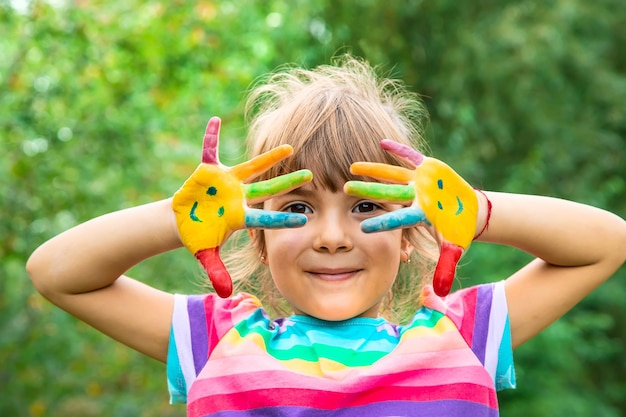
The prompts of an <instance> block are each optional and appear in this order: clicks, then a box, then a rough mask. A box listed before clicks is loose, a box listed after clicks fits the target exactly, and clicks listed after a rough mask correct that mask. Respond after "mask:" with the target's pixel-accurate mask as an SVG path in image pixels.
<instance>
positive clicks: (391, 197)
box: [345, 139, 478, 296]
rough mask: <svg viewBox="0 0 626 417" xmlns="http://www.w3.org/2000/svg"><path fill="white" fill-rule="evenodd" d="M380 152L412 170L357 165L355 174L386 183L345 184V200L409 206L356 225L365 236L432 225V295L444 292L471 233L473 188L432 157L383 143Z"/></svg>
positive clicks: (473, 228) (475, 205) (475, 203)
mask: <svg viewBox="0 0 626 417" xmlns="http://www.w3.org/2000/svg"><path fill="white" fill-rule="evenodd" d="M381 147H382V148H383V149H385V150H386V151H388V152H390V153H392V154H394V155H397V156H398V157H400V158H402V159H404V160H405V161H407V162H409V163H410V164H412V165H413V166H415V169H413V170H411V169H407V168H403V167H398V166H392V165H387V164H379V163H370V162H357V163H354V164H352V166H351V172H352V173H353V174H355V175H363V176H368V177H373V178H376V179H379V180H383V181H388V182H391V183H392V184H382V183H373V182H363V181H349V182H347V183H346V185H345V192H346V193H347V194H350V195H354V196H358V197H363V198H370V199H373V200H378V201H386V202H393V203H410V206H409V207H406V208H403V209H399V210H396V211H393V212H390V213H386V214H383V215H381V216H378V217H374V218H371V219H367V220H365V221H363V223H361V228H362V230H363V231H364V232H366V233H373V232H380V231H385V230H393V229H399V228H407V227H413V226H416V225H418V224H420V223H422V224H427V225H432V226H434V228H435V230H436V231H437V232H438V233H439V235H440V236H441V243H440V255H439V260H438V262H437V267H436V268H435V274H434V277H433V287H434V290H435V292H436V293H437V295H440V296H445V295H447V294H448V293H449V292H450V289H451V288H452V283H453V281H454V275H455V272H456V267H457V264H458V262H459V260H460V258H461V256H462V255H463V252H464V251H465V250H466V249H467V247H468V246H469V245H470V244H471V242H472V239H473V238H474V235H475V233H476V216H477V213H478V199H477V198H476V194H475V193H474V190H473V188H472V187H471V186H470V185H469V184H468V183H467V182H466V181H465V180H464V179H463V178H462V177H461V176H459V175H458V174H457V173H456V172H455V171H454V170H453V169H452V168H450V167H449V166H448V165H446V164H445V163H443V162H441V161H439V160H438V159H435V158H429V157H426V156H424V155H422V154H421V153H420V152H418V151H416V150H414V149H412V148H410V147H408V146H405V145H402V144H399V143H397V142H394V141H392V140H388V139H385V140H383V141H381Z"/></svg>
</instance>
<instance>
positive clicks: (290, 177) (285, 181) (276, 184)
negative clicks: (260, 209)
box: [243, 169, 313, 204]
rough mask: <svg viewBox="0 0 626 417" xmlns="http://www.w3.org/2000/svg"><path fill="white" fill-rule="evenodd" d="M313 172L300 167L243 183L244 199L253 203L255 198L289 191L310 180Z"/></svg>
mask: <svg viewBox="0 0 626 417" xmlns="http://www.w3.org/2000/svg"><path fill="white" fill-rule="evenodd" d="M312 179H313V173H312V172H311V171H309V170H308V169H301V170H299V171H296V172H290V173H289V174H285V175H281V176H278V177H275V178H272V179H269V180H267V181H259V182H255V183H252V184H243V189H244V195H245V196H246V199H247V200H248V201H249V202H250V203H252V204H254V202H255V200H256V199H260V198H263V197H268V196H275V195H277V194H281V193H285V192H289V191H291V190H293V189H294V188H298V187H300V186H301V185H302V184H305V183H307V182H310V181H311V180H312Z"/></svg>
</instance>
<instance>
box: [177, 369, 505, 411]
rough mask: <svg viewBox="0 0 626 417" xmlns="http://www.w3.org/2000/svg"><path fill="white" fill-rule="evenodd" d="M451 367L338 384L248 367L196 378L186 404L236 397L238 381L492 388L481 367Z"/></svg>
mask: <svg viewBox="0 0 626 417" xmlns="http://www.w3.org/2000/svg"><path fill="white" fill-rule="evenodd" d="M451 366H453V367H450V368H431V369H420V370H408V371H403V370H397V369H396V370H394V371H393V372H391V373H382V374H377V375H364V373H361V372H358V371H356V370H353V372H352V374H350V375H349V376H348V377H347V378H345V379H343V380H341V381H337V380H332V379H330V378H320V377H315V376H309V375H303V374H295V373H292V372H290V371H287V370H271V369H266V370H262V371H255V372H249V369H250V368H247V369H248V372H247V373H245V374H244V375H241V374H237V375H229V376H221V377H213V378H202V379H197V380H196V381H195V382H194V383H193V387H192V389H191V390H190V393H189V402H192V401H195V400H196V399H197V398H199V397H202V396H208V395H228V394H236V393H238V392H239V391H240V389H241V379H242V378H244V379H245V380H246V385H247V386H251V387H263V388H264V389H282V388H285V387H290V388H294V389H312V390H321V391H332V392H336V393H342V394H351V393H356V392H359V391H364V390H369V389H373V388H376V387H377V386H382V385H389V386H396V387H406V388H411V389H416V388H417V389H421V388H422V387H429V386H432V385H444V384H453V383H457V382H463V381H472V382H473V383H474V384H475V385H480V386H483V387H484V388H485V389H493V381H492V379H491V377H490V376H489V374H488V372H487V371H486V370H485V369H484V368H483V367H482V366H479V365H475V366H460V365H458V364H453V365H451ZM396 368H397V367H396ZM404 369H406V368H404Z"/></svg>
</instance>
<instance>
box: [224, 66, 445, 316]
mask: <svg viewBox="0 0 626 417" xmlns="http://www.w3.org/2000/svg"><path fill="white" fill-rule="evenodd" d="M333 64H334V65H323V66H319V67H317V68H315V69H313V70H307V69H303V68H298V67H289V68H283V69H282V70H280V71H278V72H275V73H273V74H270V75H269V76H268V78H267V79H266V80H264V82H263V83H262V84H259V85H257V86H256V87H255V88H253V89H252V90H251V92H250V94H249V97H248V101H247V104H246V117H247V120H249V124H250V128H249V132H248V138H247V140H248V147H249V151H250V155H251V156H256V155H259V154H261V153H263V152H267V151H269V150H270V149H272V148H275V147H277V146H279V145H282V144H289V145H291V146H292V147H293V149H294V153H293V156H291V157H290V158H287V159H286V160H285V161H282V162H281V163H280V164H278V165H276V166H274V167H272V168H271V169H270V170H268V171H267V172H265V173H264V174H263V175H262V176H260V177H259V178H257V179H256V181H260V180H265V179H269V178H272V177H275V176H278V175H282V174H286V173H289V172H293V171H296V170H299V169H303V168H306V169H310V170H311V171H312V172H313V185H314V186H315V187H318V188H319V187H321V188H324V189H328V190H329V191H332V192H338V191H341V190H342V189H343V185H344V183H345V182H346V181H349V180H353V179H357V180H358V179H361V180H370V181H371V178H369V179H365V178H359V177H357V176H354V175H352V174H350V164H352V163H353V162H357V161H372V162H383V163H387V164H393V165H400V166H406V164H405V163H404V162H402V161H401V160H399V159H398V158H396V157H394V156H393V155H391V154H389V153H387V152H385V151H383V150H381V148H380V146H379V143H380V140H381V139H385V138H388V139H393V140H395V141H397V142H400V143H404V144H406V145H409V146H412V147H413V148H415V149H422V148H423V147H424V143H423V139H422V135H421V127H422V125H421V122H422V120H423V119H424V116H425V111H424V108H423V106H422V103H421V100H420V99H419V97H418V96H417V94H415V93H412V92H410V91H408V90H407V89H406V87H405V86H404V85H403V84H401V83H400V82H398V81H397V80H393V79H390V78H382V77H378V76H377V74H376V72H375V69H374V68H372V67H371V66H370V65H369V64H368V63H366V62H365V61H363V60H361V59H357V58H354V57H352V56H350V55H343V56H340V57H337V58H336V59H335V60H334V62H333ZM237 237H239V239H237V238H235V239H232V238H231V239H230V240H229V248H230V249H231V250H229V251H228V252H226V251H225V257H224V261H225V263H226V265H227V267H228V269H229V271H230V273H231V276H232V277H233V281H234V283H235V288H236V290H238V291H247V292H251V293H254V294H255V295H257V296H258V297H259V298H260V299H261V301H262V302H263V303H264V305H265V306H266V307H267V308H269V310H270V312H272V313H273V314H278V315H284V314H289V312H290V311H289V310H290V309H289V306H288V305H287V304H286V302H285V301H284V300H283V299H282V296H281V295H280V294H279V293H278V290H277V289H276V287H275V285H274V283H273V281H272V278H271V275H270V272H269V268H267V267H266V266H265V265H263V264H262V263H261V262H260V259H259V258H260V256H261V255H263V254H264V253H265V240H264V234H263V231H262V230H259V231H258V232H257V233H255V235H254V239H250V238H249V235H248V233H245V232H244V233H238V234H237ZM404 237H405V238H406V239H408V241H409V242H410V243H411V244H412V245H413V247H414V248H415V250H414V251H413V253H412V255H411V264H410V267H411V268H410V270H409V268H408V266H409V265H406V266H403V267H401V269H400V273H399V274H398V277H397V279H396V282H395V283H394V285H393V288H392V290H391V294H390V296H389V300H388V302H387V304H386V306H385V308H384V310H385V311H384V312H385V313H386V314H385V315H387V316H390V318H393V319H396V320H397V319H399V318H400V317H401V316H402V315H403V313H404V312H406V311H407V310H409V311H410V312H411V313H413V312H414V311H415V307H418V306H419V304H420V297H419V295H420V294H421V290H422V287H423V286H424V285H425V284H426V283H428V282H429V281H430V278H431V277H432V267H433V264H434V260H435V259H436V256H437V254H436V245H435V244H434V240H433V239H432V237H430V235H428V234H427V233H425V232H424V231H423V230H422V229H415V228H413V229H405V231H404ZM388 313H390V314H388Z"/></svg>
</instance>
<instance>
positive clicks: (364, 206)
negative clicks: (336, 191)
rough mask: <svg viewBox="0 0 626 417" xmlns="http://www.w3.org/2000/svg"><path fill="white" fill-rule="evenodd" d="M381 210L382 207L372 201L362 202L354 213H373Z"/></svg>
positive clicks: (355, 208)
mask: <svg viewBox="0 0 626 417" xmlns="http://www.w3.org/2000/svg"><path fill="white" fill-rule="evenodd" d="M380 209H382V207H381V206H379V205H378V204H376V203H372V202H371V201H362V202H360V203H359V204H357V205H356V206H355V207H354V209H352V211H353V212H355V213H371V212H373V211H376V210H380Z"/></svg>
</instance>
